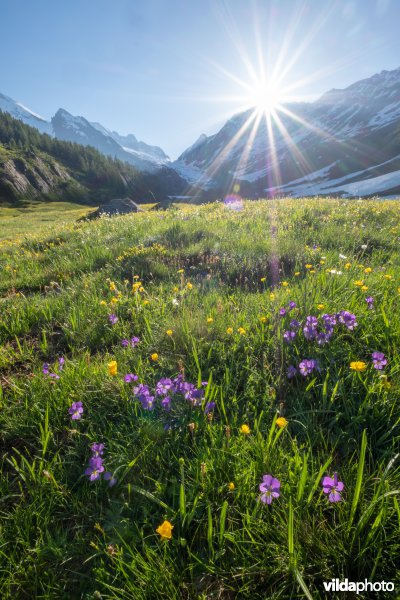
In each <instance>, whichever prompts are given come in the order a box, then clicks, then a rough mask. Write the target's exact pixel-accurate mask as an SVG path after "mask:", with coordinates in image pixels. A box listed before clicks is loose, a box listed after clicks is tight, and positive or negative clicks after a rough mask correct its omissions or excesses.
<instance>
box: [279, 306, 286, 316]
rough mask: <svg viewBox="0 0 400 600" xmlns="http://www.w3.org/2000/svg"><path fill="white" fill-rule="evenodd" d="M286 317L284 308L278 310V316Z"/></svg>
mask: <svg viewBox="0 0 400 600" xmlns="http://www.w3.org/2000/svg"><path fill="white" fill-rule="evenodd" d="M285 315H286V308H280V309H279V316H281V317H284V316H285Z"/></svg>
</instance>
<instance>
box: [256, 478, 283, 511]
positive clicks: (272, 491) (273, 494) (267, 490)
mask: <svg viewBox="0 0 400 600" xmlns="http://www.w3.org/2000/svg"><path fill="white" fill-rule="evenodd" d="M259 487H260V492H262V495H261V498H260V500H261V502H264V504H271V502H272V500H273V499H274V498H279V496H280V491H279V488H280V487H281V482H280V481H279V479H276V478H275V477H272V475H263V480H262V483H260V486H259Z"/></svg>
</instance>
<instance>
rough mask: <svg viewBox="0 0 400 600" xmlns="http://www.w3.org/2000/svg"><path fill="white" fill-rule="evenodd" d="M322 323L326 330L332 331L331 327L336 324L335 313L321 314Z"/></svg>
mask: <svg viewBox="0 0 400 600" xmlns="http://www.w3.org/2000/svg"><path fill="white" fill-rule="evenodd" d="M321 319H322V321H323V323H324V327H325V330H326V331H328V330H329V331H332V330H333V327H334V326H335V325H336V323H337V321H336V315H329V314H325V315H322V317H321Z"/></svg>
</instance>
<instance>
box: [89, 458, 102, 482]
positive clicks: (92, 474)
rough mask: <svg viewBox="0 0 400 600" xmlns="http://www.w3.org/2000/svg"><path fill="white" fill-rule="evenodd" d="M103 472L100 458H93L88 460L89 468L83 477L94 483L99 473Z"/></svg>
mask: <svg viewBox="0 0 400 600" xmlns="http://www.w3.org/2000/svg"><path fill="white" fill-rule="evenodd" d="M103 471H104V466H103V459H102V458H100V457H97V458H96V457H94V456H92V458H90V459H89V466H88V468H87V469H86V470H85V475H87V476H88V477H89V479H90V481H96V479H99V478H100V475H101V473H103Z"/></svg>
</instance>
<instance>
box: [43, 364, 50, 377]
mask: <svg viewBox="0 0 400 600" xmlns="http://www.w3.org/2000/svg"><path fill="white" fill-rule="evenodd" d="M49 374H50V371H49V363H44V364H43V375H49Z"/></svg>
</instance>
